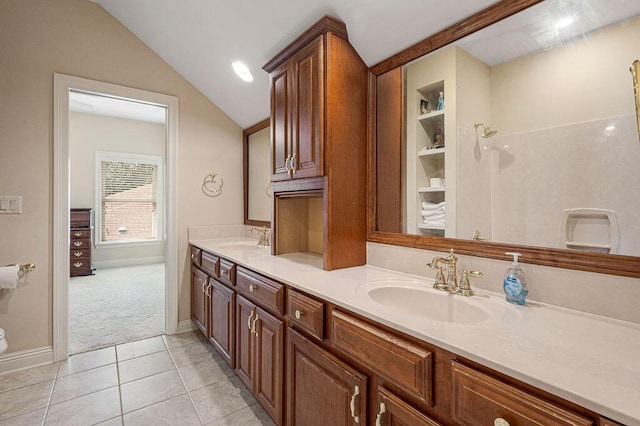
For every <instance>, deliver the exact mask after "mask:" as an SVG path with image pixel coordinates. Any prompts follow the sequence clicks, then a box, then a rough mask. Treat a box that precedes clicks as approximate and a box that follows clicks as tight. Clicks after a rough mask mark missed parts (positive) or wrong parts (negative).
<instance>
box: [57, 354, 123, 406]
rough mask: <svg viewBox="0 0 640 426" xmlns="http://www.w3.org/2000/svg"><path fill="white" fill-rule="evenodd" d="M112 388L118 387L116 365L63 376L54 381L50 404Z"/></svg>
mask: <svg viewBox="0 0 640 426" xmlns="http://www.w3.org/2000/svg"><path fill="white" fill-rule="evenodd" d="M113 386H118V367H117V366H116V364H110V365H105V366H104V367H98V368H94V369H91V370H87V371H83V372H81V373H76V374H71V375H69V376H63V377H60V378H58V379H57V380H56V384H55V386H54V387H53V394H52V395H51V404H57V403H59V402H63V401H68V400H70V399H73V398H77V397H79V396H83V395H87V394H90V393H93V392H97V391H101V390H103V389H107V388H111V387H113Z"/></svg>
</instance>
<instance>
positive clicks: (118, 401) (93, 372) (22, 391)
mask: <svg viewBox="0 0 640 426" xmlns="http://www.w3.org/2000/svg"><path fill="white" fill-rule="evenodd" d="M273 424H274V423H273V421H272V420H271V418H270V417H269V416H268V415H267V414H266V413H265V411H264V410H263V409H262V407H261V406H260V404H259V403H258V402H257V401H256V399H255V398H254V397H253V396H252V395H251V393H250V392H249V391H248V390H247V388H246V387H245V386H244V385H243V384H242V383H241V382H240V380H239V379H238V378H237V377H236V375H235V374H234V372H233V370H232V369H231V368H229V366H228V365H227V364H226V363H225V362H224V361H223V360H222V358H220V356H219V355H218V354H217V352H216V351H215V350H214V349H213V348H212V347H211V346H210V345H209V344H208V343H207V341H206V340H205V339H204V338H203V337H202V335H201V334H200V333H198V332H193V333H182V334H177V335H173V336H158V337H153V338H150V339H145V340H139V341H136V342H131V343H126V344H123V345H116V346H111V347H108V348H105V349H98V350H95V351H91V352H85V353H82V354H77V355H73V356H71V357H70V358H69V359H68V360H67V361H64V362H60V363H55V364H50V365H45V366H41V367H34V368H31V369H28V370H22V371H18V372H15V373H8V374H4V375H0V426H8V425H11V426H14V425H15V426H18V425H19V426H30V425H46V426H49V425H52V426H53V425H64V426H71V425H103V426H115V425H120V426H122V425H154V426H155V425H171V426H179V425H198V426H199V425H211V426H222V425H224V426H227V425H273Z"/></svg>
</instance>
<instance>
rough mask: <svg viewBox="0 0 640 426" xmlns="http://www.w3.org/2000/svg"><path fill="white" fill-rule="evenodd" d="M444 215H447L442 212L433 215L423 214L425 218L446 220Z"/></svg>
mask: <svg viewBox="0 0 640 426" xmlns="http://www.w3.org/2000/svg"><path fill="white" fill-rule="evenodd" d="M444 216H445V215H444V213H442V214H437V215H431V216H425V215H422V218H423V219H424V220H430V221H438V220H444Z"/></svg>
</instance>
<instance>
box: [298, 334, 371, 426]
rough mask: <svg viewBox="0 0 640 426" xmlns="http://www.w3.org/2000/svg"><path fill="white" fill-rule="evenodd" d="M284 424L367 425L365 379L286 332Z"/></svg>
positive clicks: (315, 346)
mask: <svg viewBox="0 0 640 426" xmlns="http://www.w3.org/2000/svg"><path fill="white" fill-rule="evenodd" d="M287 360H288V367H287V425H291V426H293V425H354V426H355V425H366V424H367V377H366V376H365V375H363V374H362V373H360V372H359V371H358V370H357V369H355V368H354V367H351V366H350V365H348V364H347V363H345V362H344V361H341V360H340V359H339V358H337V357H336V356H334V355H332V354H331V353H330V352H328V351H326V350H324V349H322V348H321V347H319V346H317V345H315V344H314V343H312V342H311V341H310V340H308V339H307V338H305V337H303V336H302V335H301V334H299V333H298V332H296V331H295V330H292V329H289V332H288V354H287Z"/></svg>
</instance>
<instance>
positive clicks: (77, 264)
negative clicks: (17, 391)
mask: <svg viewBox="0 0 640 426" xmlns="http://www.w3.org/2000/svg"><path fill="white" fill-rule="evenodd" d="M82 265H83V263H82V262H76V263H74V264H73V266H75V267H76V268H80V267H81V266H82Z"/></svg>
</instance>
